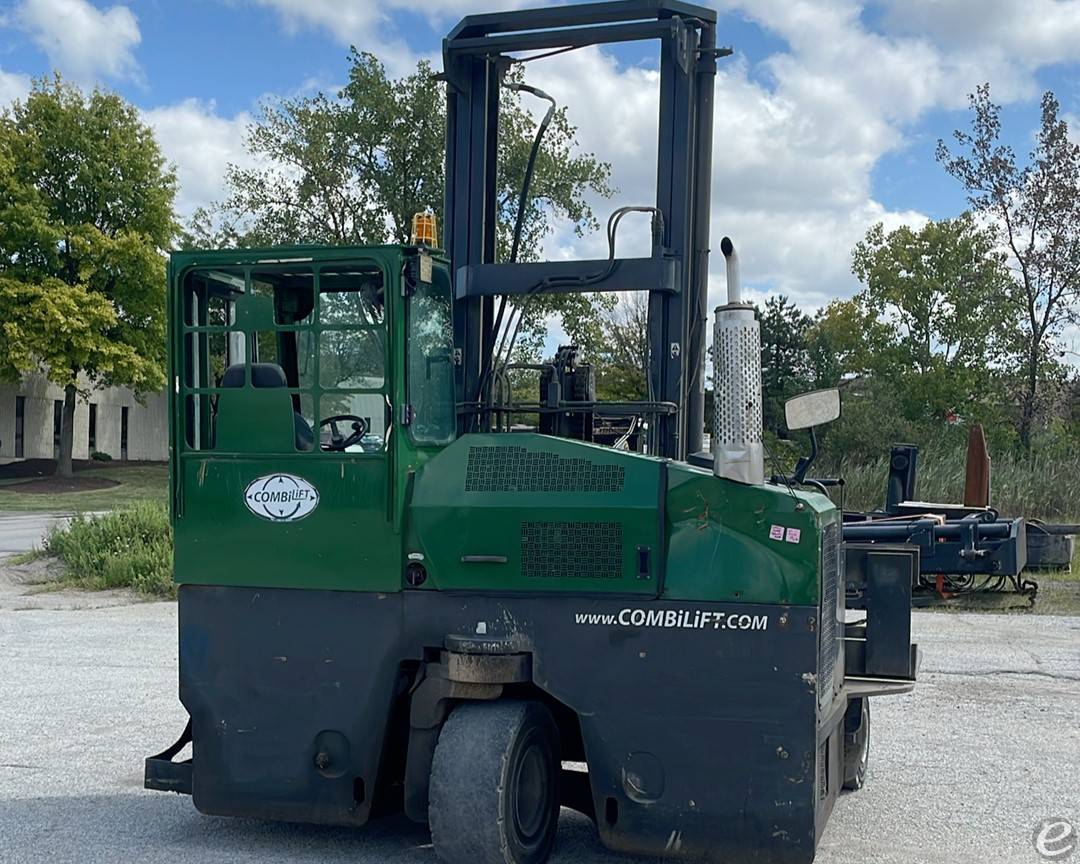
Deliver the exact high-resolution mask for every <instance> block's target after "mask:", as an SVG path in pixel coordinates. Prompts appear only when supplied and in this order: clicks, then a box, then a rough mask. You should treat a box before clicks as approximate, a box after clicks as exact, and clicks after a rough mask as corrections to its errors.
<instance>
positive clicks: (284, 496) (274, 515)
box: [244, 474, 319, 522]
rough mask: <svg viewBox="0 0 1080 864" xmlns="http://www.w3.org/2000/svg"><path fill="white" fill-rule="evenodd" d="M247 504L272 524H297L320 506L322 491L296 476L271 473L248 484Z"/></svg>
mask: <svg viewBox="0 0 1080 864" xmlns="http://www.w3.org/2000/svg"><path fill="white" fill-rule="evenodd" d="M244 503H245V504H247V508H248V510H250V511H251V512H252V513H254V514H255V515H256V516H259V517H261V518H263V519H269V520H270V521H271V522H296V521H297V520H299V519H303V518H304V517H305V516H307V515H308V514H309V513H311V511H312V510H314V509H315V508H316V507H318V506H319V490H318V489H316V488H315V487H314V486H312V485H311V484H310V483H308V481H307V480H305V479H304V478H303V477H297V476H296V475H295V474H267V475H266V476H264V477H256V478H255V479H254V480H252V481H251V482H250V483H249V484H248V487H247V489H245V490H244Z"/></svg>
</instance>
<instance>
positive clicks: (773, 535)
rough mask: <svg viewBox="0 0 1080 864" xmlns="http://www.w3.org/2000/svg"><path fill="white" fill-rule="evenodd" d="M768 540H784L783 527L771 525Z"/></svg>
mask: <svg viewBox="0 0 1080 864" xmlns="http://www.w3.org/2000/svg"><path fill="white" fill-rule="evenodd" d="M769 539H770V540H783V539H784V526H783V525H773V526H772V527H771V528H770V529H769Z"/></svg>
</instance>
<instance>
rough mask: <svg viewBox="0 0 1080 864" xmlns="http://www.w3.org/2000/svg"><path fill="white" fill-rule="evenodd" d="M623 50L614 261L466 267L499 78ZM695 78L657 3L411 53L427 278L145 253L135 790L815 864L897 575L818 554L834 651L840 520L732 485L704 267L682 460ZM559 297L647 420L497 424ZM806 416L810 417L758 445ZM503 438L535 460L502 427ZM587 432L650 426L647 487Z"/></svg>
mask: <svg viewBox="0 0 1080 864" xmlns="http://www.w3.org/2000/svg"><path fill="white" fill-rule="evenodd" d="M628 40H657V41H659V43H660V117H659V126H658V128H659V136H660V138H659V159H658V163H659V164H658V170H657V194H656V200H655V202H653V203H652V204H650V205H649V207H648V208H644V209H646V210H647V212H648V213H649V216H650V218H651V220H652V229H653V230H652V242H651V248H650V249H649V250H648V254H645V255H642V256H640V257H629V258H619V257H616V256H615V255H614V250H613V243H612V244H611V245H612V254H611V255H610V256H609V258H608V259H606V260H598V261H572V262H542V263H528V264H522V263H516V262H514V261H506V262H499V261H496V260H495V250H496V243H495V237H496V235H495V231H496V223H495V200H494V189H495V183H494V177H495V171H496V154H497V149H498V137H497V130H498V110H499V94H500V87H501V86H502V83H503V80H504V73H505V71H506V69H507V65H508V62H509V59H508V58H509V57H510V56H511V55H512V54H513V53H514V52H521V51H542V52H548V51H558V50H562V49H572V48H577V47H581V46H585V45H596V44H606V43H612V42H619V41H628ZM724 53H726V52H725V51H724V50H722V49H717V47H716V15H715V12H714V11H713V10H711V9H707V8H703V7H697V6H692V5H689V4H687V3H683V2H679V0H624V2H613V3H590V4H585V5H580V6H558V7H553V8H550V9H543V10H534V11H518V12H511V13H500V14H497V15H477V16H470V17H468V18H466V19H464V20H463V21H462V22H461V24H459V25H458V26H457V27H456V28H455V29H454V30H453V31H452V32H451V34H450V35H449V37H448V38H447V40H446V43H445V49H444V59H445V78H446V83H447V94H448V100H449V111H448V130H447V133H448V134H447V197H446V210H445V212H446V225H445V234H444V244H443V245H444V247H445V252H441V251H436V250H434V249H431V248H429V247H428V246H427V245H426V244H424V243H422V242H417V243H415V244H412V245H406V246H379V247H365V248H326V247H292V248H276V249H253V250H242V251H241V250H219V251H191V252H180V253H175V254H174V255H173V256H172V258H171V261H170V267H169V301H168V302H169V320H170V348H169V354H170V375H171V380H172V384H173V386H172V387H171V388H170V398H171V428H170V436H171V437H170V440H171V446H172V461H171V465H172V471H171V493H170V494H171V502H170V503H171V516H172V522H173V527H174V536H175V574H176V580H177V582H178V583H179V599H178V602H179V678H180V699H181V701H182V702H183V704H184V706H185V707H186V709H187V710H188V713H189V715H190V722H189V724H188V727H187V730H186V731H185V733H184V735H183V736H182V737H181V738H180V740H179V741H177V742H176V744H175V745H173V746H172V747H170V748H169V749H168V750H166V751H165V752H164V753H161V754H159V755H157V756H154V757H151V758H150V759H148V760H147V761H146V777H145V782H146V786H147V787H149V788H152V789H159V790H171V791H176V792H183V793H188V794H191V795H192V797H193V800H194V803H195V806H196V807H197V808H198V809H199V810H200V811H202V812H204V813H210V814H220V815H236V816H249V817H258V818H272V819H282V820H293V821H300V822H313V823H324V824H335V825H363V824H364V823H366V822H367V821H369V819H371V818H372V817H374V816H376V815H378V814H380V813H383V812H389V811H394V810H404V812H405V813H406V814H407V815H408V816H409V817H410V818H412V819H414V820H416V821H418V822H421V823H427V824H428V825H430V827H431V832H432V838H433V841H434V847H435V851H436V853H437V854H438V855H439V857H440V858H442V859H443V860H444V861H446V862H449V864H486V862H493V864H495V862H511V864H525V862H528V864H537V862H542V861H544V860H545V859H546V858H547V856H548V854H549V852H550V850H551V848H552V844H553V843H554V841H555V833H556V827H557V821H558V812H559V806H560V805H565V806H569V807H573V808H576V809H578V810H580V811H581V812H583V813H586V814H587V815H589V816H590V817H591V818H592V819H593V820H594V821H595V823H596V826H597V830H598V833H599V837H600V839H601V841H602V842H603V843H604V844H605V845H606V846H608V847H609V848H611V849H615V850H622V851H626V852H632V853H638V854H647V855H655V856H664V857H670V858H676V859H685V860H709V861H732V860H739V861H760V862H809V861H811V860H812V859H813V857H814V851H815V848H816V845H817V841H818V839H819V838H820V836H821V833H822V831H823V830H824V827H825V823H826V820H827V819H828V816H829V814H830V812H831V811H832V808H833V805H834V803H835V802H836V800H837V796H838V794H839V792H840V790H841V788H843V787H846V788H858V787H859V786H860V785H861V784H862V783H863V781H864V779H865V772H866V765H867V758H868V746H869V744H868V734H869V708H868V697H870V696H874V695H883V694H890V693H900V692H906V691H907V690H909V689H910V688H911V687H912V686H913V682H914V676H915V655H916V652H915V649H914V646H912V644H911V640H910V604H911V593H910V591H911V585H912V581H913V578H914V574H915V573H916V572H917V562H916V561H915V560H914V559H913V556H912V554H911V550H910V547H900V548H884V547H872V548H870V547H867V548H860V547H855V546H852V545H849V546H848V547H847V555H848V556H849V559H850V557H851V556H853V555H855V554H857V555H858V557H859V562H860V564H859V566H860V574H861V578H862V579H863V580H864V582H865V585H866V596H867V598H868V601H867V614H866V617H865V619H864V620H862V621H860V622H858V623H849V622H848V620H847V616H846V613H845V604H844V596H845V592H844V580H845V576H844V560H845V546H844V544H843V543H842V538H841V534H842V528H841V515H840V513H839V512H838V510H837V509H836V508H835V507H834V506H833V505H832V503H831V502H830V501H829V500H828V498H827V497H826V496H824V495H821V494H817V493H816V492H802V491H797V490H795V489H793V488H792V487H791V486H790V485H789V484H787V483H786V482H785V483H779V484H773V483H766V482H764V469H763V464H762V449H761V448H762V445H761V422H760V412H761V380H760V378H761V376H760V349H759V346H758V344H757V323H756V321H755V320H754V316H753V313H752V311H750V309H749V307H748V306H746V305H744V304H743V303H742V302H741V298H740V297H739V294H738V279H737V267H736V266H735V253H734V247H733V246H732V244H731V243H730V242H725V243H724V244H723V246H722V251H723V252H724V254H725V255H726V256H727V258H728V260H729V262H730V263H731V265H732V267H731V269H730V271H729V276H730V278H729V291H730V295H729V298H728V299H729V302H728V303H727V304H726V305H725V306H723V307H721V309H719V310H718V311H717V324H716V328H715V332H714V340H715V343H716V345H717V348H716V358H715V363H714V374H715V376H716V400H715V402H716V417H715V429H716V432H715V433H714V435H713V447H712V453H711V454H703V453H701V452H699V451H700V449H701V435H702V428H703V418H702V413H703V404H704V403H703V398H702V391H703V380H702V379H703V376H704V374H705V364H704V351H705V341H706V338H705V335H706V334H705V318H706V315H705V303H706V277H707V269H708V268H707V264H708V254H709V252H708V250H709V227H708V216H709V191H710V187H711V183H710V167H709V162H710V158H711V151H712V115H713V111H712V108H713V104H712V100H713V87H714V75H715V64H716V59H717V57H719V56H722V55H723V54H724ZM525 191H526V192H527V189H526V190H525ZM622 212H624V211H617V212H616V215H615V216H614V217H613V222H612V229H611V230H612V232H614V230H616V229H617V224H618V222H617V220H618V219H619V218H621V215H620V214H621V213H622ZM593 290H613V291H626V290H648V291H649V292H650V302H649V341H650V345H651V351H650V366H649V378H650V398H649V399H648V400H647V401H645V402H640V403H632V404H620V405H614V406H612V405H606V404H604V403H602V402H598V401H596V400H595V399H594V398H593V397H594V391H593V389H592V387H591V386H590V384H589V373H588V372H587V371H585V368H586V367H585V366H584V365H583V364H580V363H578V362H577V360H576V358H574V357H573V356H571V355H570V354H569V352H564V353H563V354H562V355H561V356H560V357H559V358H558V360H557V362H555V363H553V364H550V365H549V366H548V367H546V368H545V369H541V370H537V371H538V372H539V373H540V377H541V380H542V382H543V394H542V398H538V401H537V402H536V403H530V404H528V405H515V404H513V403H512V402H510V401H509V400H508V399H507V398H506V396H505V388H502V387H501V385H500V384H499V381H500V380H501V379H502V377H503V376H505V374H506V371H507V369H506V367H507V364H508V358H509V356H510V351H509V350H505V348H500V341H501V338H502V337H501V336H500V326H501V324H502V323H503V320H504V316H505V310H506V308H507V306H504V303H503V298H507V297H509V298H514V299H516V302H517V303H522V304H523V303H528V302H529V298H530V297H531V296H533V295H535V294H537V293H539V292H549V291H593ZM500 309H502V310H503V311H502V312H500ZM502 332H503V333H504V334H505V333H506V332H507V329H506V327H505V326H504V327H503V329H502ZM509 343H510V344H511V345H512V343H513V338H512V337H510V338H509ZM837 409H838V401H837V400H836V398H835V392H831V393H830V392H826V393H824V394H811V395H810V396H807V397H803V398H802V399H801V400H799V401H798V402H797V403H796V404H794V405H793V406H792V410H791V412H790V414H789V420H790V423H791V425H792V426H794V427H799V426H809V425H813V424H814V423H819V422H826V421H828V420H829V419H832V418H833V417H835V411H836V410H837ZM526 410H527V411H530V412H532V413H534V414H535V415H537V416H538V417H539V421H538V425H539V426H540V428H542V429H543V431H544V432H545V433H548V434H537V433H514V432H508V431H504V430H505V429H506V428H507V427H506V425H505V415H507V414H510V413H520V412H522V411H526ZM588 415H592V416H593V417H594V418H595V417H600V418H603V417H627V416H639V417H644V418H648V421H649V423H648V429H647V432H646V433H645V435H646V439H647V440H646V447H647V452H648V454H649V455H642V454H638V453H631V452H627V451H623V450H616V449H613V448H609V447H604V446H600V445H598V444H595V443H590V442H588V441H584V440H579V439H581V438H586V437H588V435H589V434H590V433H591V431H592V430H593V428H594V427H593V426H592V425H591V424H590V423H588V422H587V417H588ZM188 743H190V744H191V758H190V759H186V760H180V761H178V757H179V756H181V754H182V750H183V748H184V747H185V746H186V745H187V744H188ZM583 768H584V770H583ZM883 779H885V780H886V782H887V778H883Z"/></svg>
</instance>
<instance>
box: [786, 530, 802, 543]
mask: <svg viewBox="0 0 1080 864" xmlns="http://www.w3.org/2000/svg"><path fill="white" fill-rule="evenodd" d="M784 539H785V540H787V542H788V543H798V542H799V541H800V540H801V539H802V531H800V530H799V529H798V528H788V529H787V536H786V537H785V538H784Z"/></svg>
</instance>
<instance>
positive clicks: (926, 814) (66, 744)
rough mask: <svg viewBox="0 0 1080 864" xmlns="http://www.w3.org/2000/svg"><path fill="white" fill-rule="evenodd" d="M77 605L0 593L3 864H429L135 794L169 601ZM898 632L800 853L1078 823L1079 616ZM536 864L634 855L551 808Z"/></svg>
mask: <svg viewBox="0 0 1080 864" xmlns="http://www.w3.org/2000/svg"><path fill="white" fill-rule="evenodd" d="M78 600H79V598H78V597H75V598H74V599H73V598H72V597H71V596H68V597H66V598H64V602H57V598H56V597H55V596H53V595H49V594H41V595H28V596H23V597H21V598H18V599H17V601H13V599H12V595H11V593H10V592H9V594H8V596H7V601H6V602H4V603H3V604H0V732H2V734H0V861H2V862H4V864H24V862H69V861H70V862H79V864H97V862H103V864H105V862H107V864H115V862H162V864H165V862H168V864H196V862H207V864H210V862H214V864H218V862H312V864H316V862H317V864H333V862H349V864H367V862H370V864H376V862H378V864H384V862H387V864H390V862H402V864H405V862H416V864H422V862H426V864H434V862H435V856H434V853H433V852H432V850H431V847H430V840H429V837H428V835H427V832H426V831H425V830H423V829H422V828H419V827H417V826H414V825H412V824H410V823H409V822H407V821H405V820H404V819H398V818H395V819H392V820H389V821H382V822H379V823H376V824H373V825H372V826H369V827H367V828H364V829H359V830H345V829H333V828H321V827H311V826H298V825H284V824H274V823H269V822H257V821H250V820H228V819H219V818H211V817H205V816H201V815H199V814H198V813H197V812H196V811H195V809H194V807H193V806H192V804H191V801H190V799H188V798H187V797H182V796H177V795H169V794H163V793H155V792H147V791H144V790H143V789H142V760H143V757H144V756H146V755H148V754H150V753H153V752H157V751H158V750H161V749H163V748H164V746H165V745H167V744H169V743H171V742H172V740H173V739H174V738H175V737H176V735H177V734H178V733H179V732H180V730H181V729H182V727H183V725H184V721H185V718H186V715H185V713H184V711H183V709H182V707H181V706H180V704H179V703H178V701H177V698H176V636H175V628H176V607H175V605H174V604H171V603H127V604H126V605H113V606H106V607H100V606H98V607H96V608H72V607H73V606H74V607H78V606H79V605H81V604H80V603H79V602H78ZM87 602H88V604H89V605H93V597H92V595H90V596H89V597H88V598H87ZM915 631H916V635H917V638H918V641H919V642H920V643H921V645H922V646H923V651H924V663H923V669H922V674H921V681H920V683H919V686H918V687H917V689H916V691H915V692H914V693H913V694H910V695H907V696H902V697H894V698H891V699H879V700H876V701H875V703H874V708H873V711H874V713H873V734H872V744H871V747H872V752H871V768H870V772H869V779H868V783H867V786H866V788H865V789H864V790H863V791H861V792H859V793H856V794H851V795H845V796H843V797H842V798H841V799H840V801H839V803H838V804H837V808H836V810H835V812H834V814H833V817H832V819H831V821H830V823H829V826H828V828H827V830H826V833H825V837H824V839H823V841H822V843H821V846H820V851H819V854H818V858H817V860H818V861H819V862H821V864H894V862H896V864H900V862H903V864H936V862H942V864H946V862H947V864H960V862H979V864H994V862H1010V864H1012V862H1016V864H1020V862H1033V864H1035V862H1038V861H1040V860H1042V859H1040V858H1039V857H1038V855H1036V853H1035V852H1034V850H1033V847H1032V844H1031V835H1032V831H1033V829H1034V827H1035V825H1036V824H1037V823H1038V822H1039V820H1041V819H1043V818H1046V817H1051V816H1058V817H1066V818H1069V819H1071V820H1072V821H1073V822H1074V824H1077V823H1080V791H1078V790H1080V618H1065V617H1061V618H1052V617H1040V618H1034V617H1032V616H1024V615H1014V616H1004V615H971V614H937V613H916V614H915ZM717 746H721V747H722V746H723V742H722V741H718V742H717ZM717 782H723V779H722V778H718V779H717ZM552 860H553V862H555V864H571V862H573V864H584V862H604V864H615V862H625V861H628V860H634V859H627V858H625V857H621V856H617V855H614V854H612V853H609V852H607V851H606V850H604V849H603V847H602V846H601V845H600V844H599V842H598V841H597V840H596V838H595V834H594V832H593V829H592V825H591V823H590V822H589V821H588V820H586V819H585V818H584V817H581V816H579V815H577V814H575V813H572V812H570V811H564V812H563V817H562V821H561V824H560V834H559V841H558V845H557V847H556V852H555V855H554V856H553V859H552ZM638 860H640V859H638ZM1077 860H1080V852H1078V853H1077ZM733 864H738V862H733Z"/></svg>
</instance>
